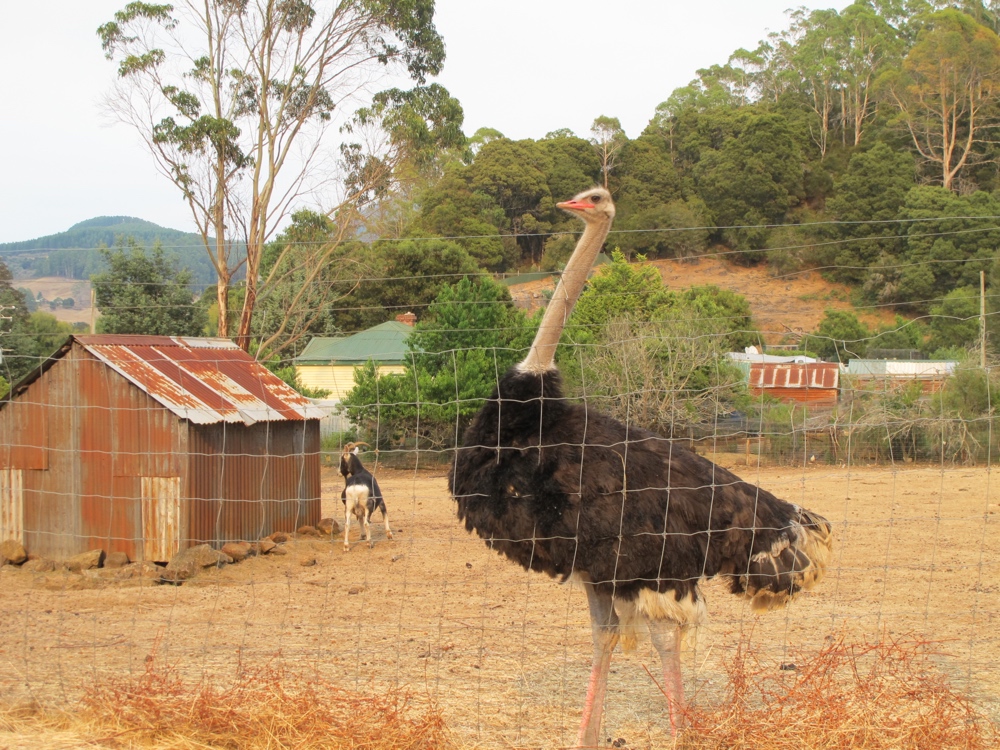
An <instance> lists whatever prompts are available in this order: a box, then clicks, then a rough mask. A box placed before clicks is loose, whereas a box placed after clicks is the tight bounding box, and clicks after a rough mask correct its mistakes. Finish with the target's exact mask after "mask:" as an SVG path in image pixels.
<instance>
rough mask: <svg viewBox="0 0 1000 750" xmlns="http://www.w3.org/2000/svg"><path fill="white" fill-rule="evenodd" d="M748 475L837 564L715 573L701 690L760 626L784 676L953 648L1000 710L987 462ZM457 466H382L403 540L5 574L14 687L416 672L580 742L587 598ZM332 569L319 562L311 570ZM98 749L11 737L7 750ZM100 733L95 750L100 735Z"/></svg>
mask: <svg viewBox="0 0 1000 750" xmlns="http://www.w3.org/2000/svg"><path fill="white" fill-rule="evenodd" d="M715 458H716V459H717V460H718V461H719V462H720V463H723V464H725V465H729V466H731V467H733V468H735V469H736V470H737V471H738V473H740V474H742V475H743V476H744V478H746V479H748V480H749V481H754V482H758V483H759V484H760V485H761V486H764V487H767V488H768V489H770V490H772V491H774V492H776V493H777V494H778V495H779V496H782V497H785V498H786V499H789V500H792V501H794V502H797V503H800V504H802V505H805V506H807V507H809V508H812V509H815V510H816V511H818V512H820V513H823V514H824V515H826V516H827V517H828V518H829V519H830V520H831V521H833V522H834V524H835V527H836V533H837V547H836V552H835V558H834V564H833V568H832V570H831V571H830V572H829V574H828V577H827V579H826V580H825V581H824V582H823V584H822V585H821V586H820V588H819V589H818V590H817V591H816V592H814V593H811V594H808V595H806V596H804V597H803V598H802V599H801V600H799V601H798V602H796V603H794V604H793V605H792V606H791V607H789V608H788V609H786V610H783V611H780V612H773V613H770V614H767V615H763V616H757V615H755V614H753V613H751V612H750V611H749V610H748V609H747V607H746V606H745V604H744V603H743V601H742V600H739V599H736V598H734V597H732V596H730V595H728V594H726V593H724V591H723V589H722V587H721V586H719V585H716V584H711V585H709V586H708V597H709V611H710V614H711V622H710V624H709V625H708V626H706V627H705V628H703V629H702V632H701V633H700V635H699V637H698V641H697V644H696V647H695V649H694V650H693V651H692V652H691V653H689V654H688V655H687V657H686V660H687V662H688V667H689V675H690V677H689V680H688V689H689V692H690V693H691V694H692V695H694V697H695V700H696V701H698V702H699V703H710V702H712V701H714V700H717V699H718V698H719V697H720V696H721V694H722V692H723V690H724V688H725V686H726V675H725V669H724V667H725V663H726V662H727V660H729V659H730V658H731V657H732V656H733V648H734V644H735V643H736V642H737V641H738V640H739V639H740V637H741V636H746V635H748V634H749V633H751V632H752V633H753V641H754V643H755V644H756V645H757V647H758V651H757V654H756V655H757V657H758V658H759V659H760V660H761V664H762V665H763V667H764V668H765V669H769V670H771V671H772V672H773V673H778V670H779V667H780V665H781V664H786V665H787V664H788V663H790V662H796V661H797V660H798V661H800V663H801V659H802V658H803V657H805V656H808V655H809V654H813V653H815V652H817V651H818V650H819V649H820V648H821V647H822V646H823V645H824V644H826V643H828V642H829V639H831V638H835V637H837V636H838V634H840V633H844V632H847V633H848V634H849V636H850V637H857V638H859V639H860V638H862V637H868V638H870V639H878V638H880V637H888V638H891V637H910V636H913V637H919V638H929V639H933V640H936V641H939V642H940V643H939V645H938V646H937V648H936V652H937V654H938V655H937V656H936V657H935V660H936V663H937V666H938V667H939V668H940V669H941V670H942V671H943V672H945V673H946V674H947V675H948V676H949V677H950V678H951V679H952V681H953V683H954V684H955V685H956V686H958V687H959V688H962V689H965V690H967V691H968V692H970V693H971V694H972V695H973V697H974V698H975V699H976V700H977V702H978V703H979V704H980V705H981V706H982V707H983V708H984V709H985V710H986V711H988V712H990V713H992V715H993V716H994V718H996V717H997V716H998V713H997V712H998V707H997V703H996V696H997V695H998V690H1000V642H998V640H997V637H996V634H995V632H996V625H997V623H998V618H1000V584H998V583H997V567H998V566H997V562H998V559H1000V557H998V556H1000V538H998V536H997V520H998V516H997V515H996V511H997V504H996V502H994V499H995V498H994V493H993V480H992V476H991V474H990V472H988V471H986V470H983V469H966V468H950V467H949V468H945V469H942V468H940V467H926V466H921V467H915V466H913V465H907V466H906V467H905V468H900V469H899V470H892V469H886V468H881V469H877V468H868V467H847V468H834V467H815V466H810V467H805V468H799V469H787V468H783V469H771V468H760V467H749V468H748V467H745V466H743V465H742V462H743V458H742V456H739V457H737V456H732V455H724V456H716V457H715ZM444 471H445V470H444V469H438V470H436V471H435V470H431V471H418V472H403V471H388V470H379V471H378V472H377V475H378V478H379V482H380V484H381V485H382V487H383V490H384V491H385V493H386V496H387V498H388V501H389V511H390V518H391V519H392V521H393V528H394V530H395V532H396V534H395V536H396V538H395V540H393V541H388V540H386V539H385V538H384V532H383V530H382V529H381V527H380V526H379V525H378V524H374V525H373V536H374V539H375V541H376V544H375V547H374V549H368V548H367V547H366V546H365V545H364V544H362V543H358V541H357V539H358V532H357V529H356V527H355V528H354V529H353V530H352V534H351V540H352V548H351V551H350V552H349V553H345V552H344V551H343V549H342V545H341V539H335V540H334V541H333V542H332V543H331V542H328V541H322V542H321V541H315V540H304V539H300V540H296V541H294V542H291V543H289V550H290V554H288V555H285V556H281V557H264V558H257V559H251V560H248V561H247V562H244V563H241V564H239V565H234V566H229V567H227V568H225V569H222V570H220V571H217V572H212V573H208V574H203V575H201V576H200V577H199V578H196V579H194V580H193V581H191V582H188V583H185V584H184V585H183V586H179V587H173V586H152V585H142V586H140V585H135V584H132V585H130V584H124V583H108V582H104V581H96V580H93V579H88V578H84V577H81V576H79V575H73V574H69V573H55V574H40V575H32V574H30V573H27V572H25V571H21V570H17V569H11V568H9V567H8V568H3V569H0V570H2V572H0V612H2V613H3V620H4V635H3V639H2V641H0V665H2V669H0V697H2V701H3V702H4V703H6V704H8V705H9V704H11V703H14V702H17V701H22V700H36V701H42V702H45V703H49V704H54V705H63V706H72V705H74V704H75V702H76V701H77V700H78V699H79V697H80V695H81V694H82V691H83V690H84V689H85V688H86V687H87V686H88V685H93V684H96V683H99V682H100V681H102V680H104V679H106V678H108V677H109V676H121V675H128V674H134V675H139V674H141V673H142V672H143V669H144V667H145V664H146V659H147V656H149V655H150V654H152V653H153V652H154V651H155V652H156V657H157V659H161V660H164V661H166V662H168V663H170V664H172V665H174V666H176V667H177V668H178V669H179V670H180V671H181V672H182V673H183V674H184V675H186V676H188V677H190V678H192V679H195V680H196V679H199V678H202V677H208V678H210V679H218V680H222V681H226V680H230V679H232V678H234V677H236V676H237V675H238V674H239V671H240V669H241V665H242V666H246V665H255V666H260V665H272V666H277V667H281V668H284V669H286V670H288V671H289V672H292V673H298V674H302V675H304V676H318V677H321V678H324V679H327V680H329V681H330V682H333V683H334V684H336V685H338V686H341V687H348V688H356V689H359V690H362V691H372V690H373V691H376V692H378V691H382V690H384V689H386V688H389V687H395V686H402V687H404V688H407V689H410V690H412V691H414V692H415V693H416V694H417V696H418V697H420V698H421V699H422V698H427V699H431V700H433V701H435V702H436V703H437V704H438V705H439V706H440V708H441V709H442V711H443V713H444V717H445V720H446V722H447V724H448V726H449V727H450V728H451V730H452V732H453V733H454V736H455V739H456V740H457V742H458V743H459V744H461V745H464V746H469V747H477V748H508V747H540V748H551V747H557V746H565V745H568V744H571V743H572V741H573V739H574V737H575V731H576V726H577V722H578V720H579V711H580V703H581V698H582V692H583V688H584V683H585V679H586V674H587V671H588V662H589V653H590V632H589V623H588V619H587V615H586V603H585V598H584V596H583V594H582V593H581V592H579V591H577V590H574V589H573V588H571V587H569V586H561V585H559V584H558V583H557V582H555V581H552V580H550V579H548V578H545V577H543V576H540V575H537V574H529V573H526V572H524V571H522V570H521V569H519V568H516V567H514V566H512V565H511V564H509V563H508V562H506V561H505V560H503V559H501V558H499V557H498V556H497V555H495V554H494V553H492V552H491V551H490V550H488V549H487V548H486V546H485V545H484V544H483V543H482V542H481V541H480V540H479V539H478V538H474V537H470V536H469V535H468V534H467V533H466V532H465V530H464V529H463V528H461V527H460V526H459V525H458V523H457V521H456V520H455V518H454V515H453V502H452V500H451V499H450V498H449V497H448V494H447V489H446V487H447V485H446V478H445V474H444ZM325 472H326V473H325V475H324V476H325V479H324V487H323V492H324V509H325V513H326V514H327V515H334V516H335V517H338V518H339V517H340V513H341V508H342V506H341V504H340V502H339V492H340V487H341V480H340V478H339V476H337V475H336V474H335V473H334V472H333V470H331V469H327V470H325ZM311 560H315V561H316V564H315V565H311V566H304V565H303V564H302V563H303V562H306V563H308V562H310V561H311ZM656 663H657V660H656V658H655V655H654V654H653V653H651V649H650V646H649V644H648V642H646V643H641V644H640V648H639V650H638V652H637V653H635V654H630V655H624V656H622V655H619V656H618V657H616V661H615V663H614V665H613V672H612V675H611V678H610V679H611V690H610V695H609V699H608V705H607V711H606V718H605V726H606V729H607V734H608V736H609V737H623V738H626V739H627V740H628V743H629V745H628V746H629V747H631V748H633V749H634V748H647V747H664V746H667V745H669V737H668V734H667V732H666V730H665V728H666V726H667V721H666V712H665V708H664V704H663V700H662V696H661V695H660V694H659V692H658V690H657V688H656V686H655V685H654V684H653V683H652V682H651V680H650V678H649V676H647V674H646V672H645V671H644V670H643V665H647V666H648V667H649V668H650V669H651V670H652V671H653V673H654V674H655V673H656V671H655V667H654V665H655V664H656ZM15 746H23V747H40V746H41V747H77V746H83V745H82V742H76V740H74V738H73V737H72V736H69V737H60V736H56V735H52V736H34V737H28V738H24V737H23V736H20V739H18V740H17V741H16V742H15V739H14V736H13V735H11V734H4V733H3V732H2V731H0V748H7V747H15ZM90 746H93V745H90Z"/></svg>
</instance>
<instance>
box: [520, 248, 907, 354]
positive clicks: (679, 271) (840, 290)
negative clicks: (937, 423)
mask: <svg viewBox="0 0 1000 750" xmlns="http://www.w3.org/2000/svg"><path fill="white" fill-rule="evenodd" d="M650 264H651V265H653V266H655V267H656V268H657V269H658V270H659V271H660V276H661V277H662V278H663V282H664V284H665V285H666V286H667V287H668V288H670V289H674V290H681V289H687V288H689V287H692V286H705V285H708V284H712V285H715V286H717V287H720V288H721V289H727V290H729V291H732V292H737V293H739V294H742V295H743V296H744V297H746V299H747V301H748V302H749V303H750V308H751V309H752V310H753V317H754V322H755V323H756V325H757V328H758V330H759V331H760V332H761V333H763V334H764V339H765V341H766V342H767V343H769V344H778V343H781V342H782V341H783V340H784V339H785V338H786V337H789V338H794V337H795V336H796V335H800V334H802V333H808V332H809V331H812V330H814V329H815V328H816V326H817V325H819V322H820V321H821V320H822V319H823V315H824V313H825V312H826V311H827V310H829V309H834V310H853V309H854V308H853V307H852V305H851V303H850V301H849V300H850V296H849V294H850V288H849V287H847V286H845V285H843V284H835V283H832V282H829V281H827V280H826V279H824V278H823V277H822V276H821V275H820V274H819V273H818V272H816V271H808V272H805V273H801V274H797V275H795V276H792V277H789V278H776V277H774V276H771V275H770V274H769V273H768V270H767V266H756V267H753V268H747V267H744V266H737V265H734V264H731V263H728V262H726V261H725V260H722V259H719V258H712V257H702V258H693V259H689V260H673V259H670V260H655V261H650ZM554 289H555V277H553V276H549V277H546V278H544V279H538V280H532V281H528V282H526V283H524V284H515V285H512V286H511V287H510V292H511V296H512V297H513V298H514V300H515V301H516V302H517V303H518V305H519V306H520V307H522V308H526V309H529V310H534V309H537V308H538V307H540V306H541V305H542V304H543V303H544V296H543V294H544V292H545V290H550V291H551V290H554ZM858 317H859V318H861V320H863V321H864V322H865V323H867V324H868V325H871V326H876V325H877V324H879V323H889V322H891V321H892V316H891V315H890V314H888V313H886V314H883V315H881V316H879V315H872V314H859V316H858Z"/></svg>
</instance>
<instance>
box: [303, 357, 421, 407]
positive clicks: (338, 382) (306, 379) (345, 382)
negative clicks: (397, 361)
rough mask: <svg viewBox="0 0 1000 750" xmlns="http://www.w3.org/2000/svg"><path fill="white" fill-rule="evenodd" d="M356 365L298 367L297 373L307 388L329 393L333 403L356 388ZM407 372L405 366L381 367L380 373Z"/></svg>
mask: <svg viewBox="0 0 1000 750" xmlns="http://www.w3.org/2000/svg"><path fill="white" fill-rule="evenodd" d="M355 369H356V368H355V366H354V365H296V366H295V372H296V373H297V374H298V376H299V382H300V383H302V385H304V386H306V387H307V388H312V389H314V390H318V389H320V388H322V389H323V390H326V391H329V392H330V393H329V395H327V396H324V398H326V399H330V400H332V401H340V400H341V399H342V398H343V397H344V395H345V394H346V393H347V392H348V391H349V390H351V389H352V388H353V387H354V370H355ZM404 370H405V368H404V367H403V365H380V366H379V368H378V372H379V374H380V375H388V374H389V373H401V372H403V371H404Z"/></svg>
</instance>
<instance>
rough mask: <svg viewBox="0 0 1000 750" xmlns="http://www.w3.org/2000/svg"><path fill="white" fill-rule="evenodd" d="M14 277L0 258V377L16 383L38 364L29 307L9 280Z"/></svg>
mask: <svg viewBox="0 0 1000 750" xmlns="http://www.w3.org/2000/svg"><path fill="white" fill-rule="evenodd" d="M13 279H14V276H13V274H12V273H11V272H10V269H9V268H7V265H6V264H5V263H4V262H3V261H0V376H2V377H3V378H5V379H6V381H7V383H14V382H16V381H17V380H19V379H20V378H21V377H22V376H23V375H25V374H26V373H27V372H28V371H30V370H31V368H32V367H34V366H35V365H36V364H38V361H37V359H36V358H35V357H36V355H37V344H36V342H35V340H34V339H33V338H32V335H31V325H30V320H29V314H28V308H27V305H26V304H25V301H24V297H23V296H22V295H21V293H20V292H19V291H18V290H17V289H15V288H14V286H13V284H12V283H11V282H12V281H13Z"/></svg>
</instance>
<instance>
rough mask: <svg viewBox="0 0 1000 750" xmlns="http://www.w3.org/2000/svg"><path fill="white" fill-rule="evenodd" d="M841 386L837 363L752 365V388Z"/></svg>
mask: <svg viewBox="0 0 1000 750" xmlns="http://www.w3.org/2000/svg"><path fill="white" fill-rule="evenodd" d="M839 384H840V365H839V364H837V363H836V362H816V363H812V364H770V363H767V364H759V363H751V364H750V387H751V388H837V387H838V385H839Z"/></svg>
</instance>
